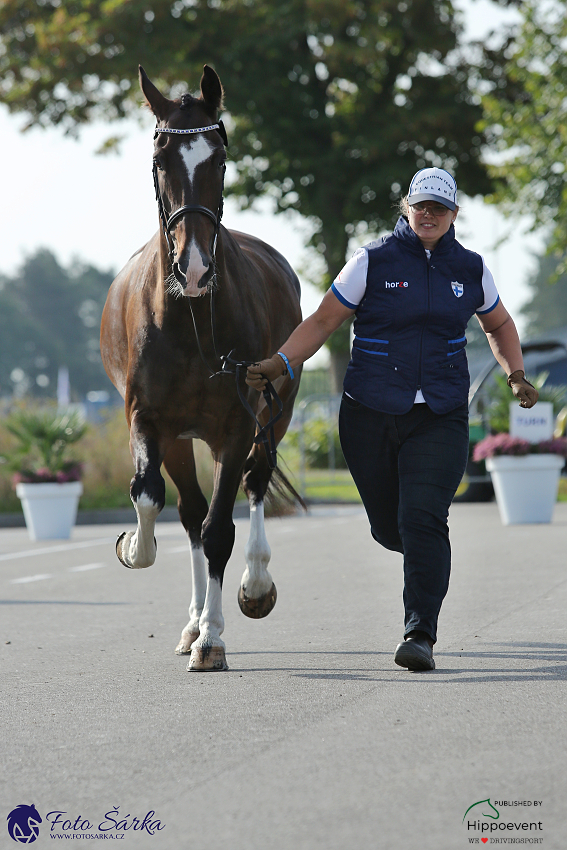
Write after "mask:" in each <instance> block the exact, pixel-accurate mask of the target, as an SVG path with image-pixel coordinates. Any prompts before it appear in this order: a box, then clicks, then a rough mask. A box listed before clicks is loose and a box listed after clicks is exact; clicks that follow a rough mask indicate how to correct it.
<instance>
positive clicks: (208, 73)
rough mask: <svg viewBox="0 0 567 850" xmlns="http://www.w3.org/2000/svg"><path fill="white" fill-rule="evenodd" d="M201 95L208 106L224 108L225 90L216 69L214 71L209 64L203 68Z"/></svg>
mask: <svg viewBox="0 0 567 850" xmlns="http://www.w3.org/2000/svg"><path fill="white" fill-rule="evenodd" d="M201 95H202V97H203V100H204V101H205V105H206V106H208V107H209V108H211V109H222V99H223V95H224V91H223V88H222V85H221V81H220V80H219V78H218V76H217V73H216V71H213V69H212V68H211V67H210V66H209V65H205V67H204V68H203V76H202V77H201Z"/></svg>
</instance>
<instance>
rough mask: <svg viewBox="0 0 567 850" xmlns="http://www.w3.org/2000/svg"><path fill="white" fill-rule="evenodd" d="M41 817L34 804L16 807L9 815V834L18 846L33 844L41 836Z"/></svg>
mask: <svg viewBox="0 0 567 850" xmlns="http://www.w3.org/2000/svg"><path fill="white" fill-rule="evenodd" d="M40 823H41V817H40V814H39V812H38V810H37V809H36V807H35V806H34V805H33V804H32V805H31V806H25V805H21V806H16V808H15V809H12V811H11V812H10V814H9V815H8V833H9V835H10V838H13V839H14V841H17V842H18V844H33V842H34V841H35V840H36V838H37V837H38V836H39V825H40Z"/></svg>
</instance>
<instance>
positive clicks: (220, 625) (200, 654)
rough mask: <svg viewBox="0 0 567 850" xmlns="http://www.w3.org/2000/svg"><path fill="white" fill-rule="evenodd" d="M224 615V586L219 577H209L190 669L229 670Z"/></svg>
mask: <svg viewBox="0 0 567 850" xmlns="http://www.w3.org/2000/svg"><path fill="white" fill-rule="evenodd" d="M223 631H224V617H223V615H222V587H221V583H220V581H219V579H218V578H212V577H211V576H209V577H208V579H207V593H206V596H205V604H204V606H203V611H202V614H201V619H200V620H199V637H198V639H197V640H196V641H195V642H194V643H193V646H192V647H191V659H190V661H189V664H188V665H187V669H188V670H227V669H228V667H227V664H226V657H225V649H226V647H225V645H224V641H222V640H221V634H222V633H223Z"/></svg>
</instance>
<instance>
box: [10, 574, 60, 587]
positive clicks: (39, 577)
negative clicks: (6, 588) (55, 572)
mask: <svg viewBox="0 0 567 850" xmlns="http://www.w3.org/2000/svg"><path fill="white" fill-rule="evenodd" d="M46 578H53V576H52V575H51V574H50V573H40V574H39V575H36V576H23V578H13V579H10V584H29V582H30V581H43V580H44V579H46Z"/></svg>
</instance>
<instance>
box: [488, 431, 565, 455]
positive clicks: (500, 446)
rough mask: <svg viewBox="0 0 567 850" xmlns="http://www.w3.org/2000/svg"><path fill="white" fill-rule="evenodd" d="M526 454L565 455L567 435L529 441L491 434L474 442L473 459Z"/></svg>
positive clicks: (506, 435) (508, 435)
mask: <svg viewBox="0 0 567 850" xmlns="http://www.w3.org/2000/svg"><path fill="white" fill-rule="evenodd" d="M528 454H555V455H563V457H567V437H558V438H555V439H551V440H541V442H539V443H529V442H528V441H527V440H522V439H521V438H520V437H511V436H510V434H491V435H490V436H488V437H484V439H483V440H480V442H478V443H477V444H476V446H475V447H474V451H473V460H474V461H480V460H486V458H487V457H495V456H496V455H516V456H518V457H519V456H522V455H528Z"/></svg>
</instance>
